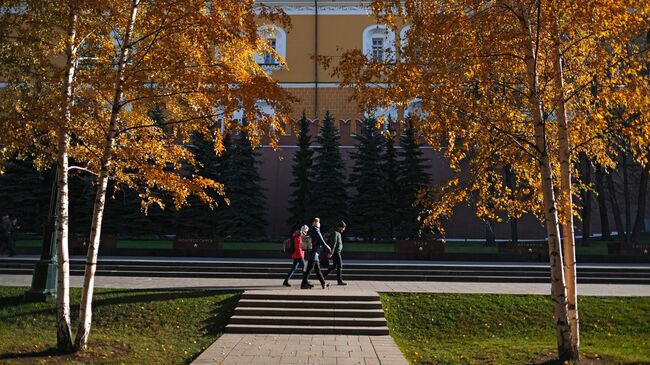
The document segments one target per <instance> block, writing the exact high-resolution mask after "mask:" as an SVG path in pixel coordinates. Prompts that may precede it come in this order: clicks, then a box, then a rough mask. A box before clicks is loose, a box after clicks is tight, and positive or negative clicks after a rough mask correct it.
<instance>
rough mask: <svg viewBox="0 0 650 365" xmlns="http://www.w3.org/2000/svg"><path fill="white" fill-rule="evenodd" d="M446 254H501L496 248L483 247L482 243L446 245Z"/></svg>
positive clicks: (453, 243)
mask: <svg viewBox="0 0 650 365" xmlns="http://www.w3.org/2000/svg"><path fill="white" fill-rule="evenodd" d="M445 253H478V254H481V253H490V254H492V253H494V254H496V253H499V251H498V250H497V247H496V246H492V247H488V246H483V244H482V243H460V242H459V243H456V242H452V243H449V242H448V243H445Z"/></svg>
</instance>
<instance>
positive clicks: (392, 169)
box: [382, 131, 401, 238]
mask: <svg viewBox="0 0 650 365" xmlns="http://www.w3.org/2000/svg"><path fill="white" fill-rule="evenodd" d="M384 145H385V148H384V150H385V151H384V156H383V160H384V164H383V166H382V168H383V173H384V185H383V188H384V194H385V197H386V204H385V212H386V214H385V215H386V219H387V225H386V230H387V233H388V235H389V236H390V237H391V238H393V237H395V235H396V234H397V232H398V229H399V225H400V222H401V216H400V213H399V208H400V206H399V204H400V200H399V199H400V189H399V181H398V178H399V174H400V164H399V161H398V160H397V150H396V149H395V132H394V131H388V133H387V134H386V139H385V141H384Z"/></svg>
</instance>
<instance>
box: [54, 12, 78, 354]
mask: <svg viewBox="0 0 650 365" xmlns="http://www.w3.org/2000/svg"><path fill="white" fill-rule="evenodd" d="M76 26H77V14H76V13H75V10H74V9H72V8H71V9H70V13H69V15H68V32H67V33H68V34H67V40H66V42H67V45H66V56H67V59H66V69H65V79H64V80H63V105H62V108H61V109H62V111H63V120H62V123H61V125H60V126H59V128H58V130H57V155H58V156H57V202H56V204H57V219H56V222H57V226H56V230H57V242H58V244H57V256H58V263H59V265H58V270H59V273H58V279H57V303H56V304H57V305H56V309H57V311H56V313H57V316H56V322H57V331H56V339H57V341H56V342H57V350H58V351H59V352H62V353H69V352H72V351H73V350H74V348H73V347H72V331H71V329H70V327H71V326H70V258H69V254H68V223H69V214H68V212H69V209H68V148H69V146H70V136H69V135H68V127H69V125H70V123H71V122H72V110H71V109H72V103H73V100H74V99H73V95H72V82H73V80H74V71H75V61H76V60H75V59H76V57H75V56H76V55H75V53H76V48H75V46H74V43H75V41H76V39H75V38H76V35H77V34H76V30H77V29H76Z"/></svg>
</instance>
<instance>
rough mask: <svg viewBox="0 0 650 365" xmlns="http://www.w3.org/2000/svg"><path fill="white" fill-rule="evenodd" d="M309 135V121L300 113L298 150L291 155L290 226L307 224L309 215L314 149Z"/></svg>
mask: <svg viewBox="0 0 650 365" xmlns="http://www.w3.org/2000/svg"><path fill="white" fill-rule="evenodd" d="M310 145H311V137H310V136H309V122H308V121H307V117H306V116H305V112H304V111H303V113H302V118H300V133H299V135H298V151H296V153H295V154H294V155H293V166H292V174H293V182H292V183H291V184H290V186H291V187H292V188H293V189H294V190H293V192H292V193H291V196H292V199H291V201H290V203H289V212H290V217H289V220H288V223H289V225H290V226H291V227H298V226H300V225H302V224H307V223H308V222H309V221H310V219H311V218H313V217H310V215H311V214H310V213H311V212H310V206H309V203H310V198H311V197H310V189H311V186H312V184H313V175H312V174H313V166H312V165H313V160H312V159H313V155H314V151H313V150H311V149H310V148H309V147H310Z"/></svg>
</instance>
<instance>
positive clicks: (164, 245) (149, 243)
mask: <svg viewBox="0 0 650 365" xmlns="http://www.w3.org/2000/svg"><path fill="white" fill-rule="evenodd" d="M173 245H174V241H173V240H118V241H117V248H142V249H162V250H171V249H172V247H173Z"/></svg>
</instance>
